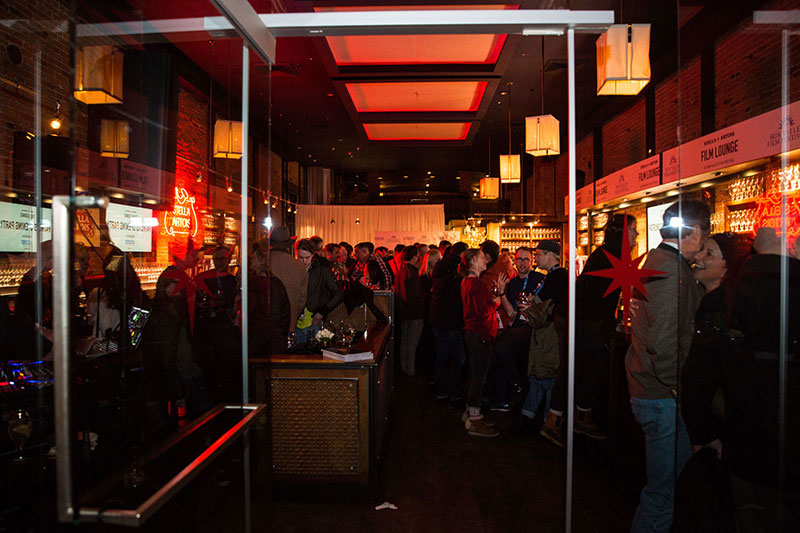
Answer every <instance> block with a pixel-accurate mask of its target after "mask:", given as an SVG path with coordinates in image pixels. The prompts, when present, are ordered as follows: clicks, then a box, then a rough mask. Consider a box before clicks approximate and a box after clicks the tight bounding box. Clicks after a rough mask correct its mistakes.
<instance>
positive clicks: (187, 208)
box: [164, 187, 198, 237]
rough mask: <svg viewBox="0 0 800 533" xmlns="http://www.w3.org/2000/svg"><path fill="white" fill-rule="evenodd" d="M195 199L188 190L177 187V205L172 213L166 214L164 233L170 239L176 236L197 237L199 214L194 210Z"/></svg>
mask: <svg viewBox="0 0 800 533" xmlns="http://www.w3.org/2000/svg"><path fill="white" fill-rule="evenodd" d="M194 202H195V197H194V196H190V195H189V193H188V192H186V189H184V188H182V187H175V204H174V205H173V206H172V212H169V211H167V212H166V213H164V231H165V232H166V234H167V235H169V236H170V237H175V236H176V235H190V236H191V237H195V236H197V226H198V224H197V213H196V212H195V209H194Z"/></svg>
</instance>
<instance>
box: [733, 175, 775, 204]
mask: <svg viewBox="0 0 800 533" xmlns="http://www.w3.org/2000/svg"><path fill="white" fill-rule="evenodd" d="M765 189H766V181H765V179H764V176H763V175H754V176H745V177H743V178H739V179H737V180H734V181H732V182H730V183H729V184H728V194H730V197H731V201H732V202H739V201H741V200H747V199H749V198H754V197H756V196H760V195H762V194H764V192H765Z"/></svg>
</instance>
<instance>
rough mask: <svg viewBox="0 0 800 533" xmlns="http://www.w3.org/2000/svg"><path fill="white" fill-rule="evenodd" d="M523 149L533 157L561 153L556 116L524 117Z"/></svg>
mask: <svg viewBox="0 0 800 533" xmlns="http://www.w3.org/2000/svg"><path fill="white" fill-rule="evenodd" d="M525 151H526V152H528V153H529V154H531V155H532V156H534V157H539V156H546V155H558V154H560V153H561V135H560V132H559V123H558V119H556V117H554V116H553V115H539V116H537V117H525Z"/></svg>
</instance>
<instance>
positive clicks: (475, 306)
mask: <svg viewBox="0 0 800 533" xmlns="http://www.w3.org/2000/svg"><path fill="white" fill-rule="evenodd" d="M484 270H486V256H485V255H484V253H483V252H482V251H481V250H478V249H476V248H471V249H469V250H467V251H466V252H464V255H463V256H462V257H461V266H460V267H459V272H460V273H461V275H462V276H463V277H464V279H463V280H461V301H462V303H463V306H464V345H465V347H466V349H467V358H468V359H469V379H468V383H469V386H468V389H467V410H466V411H465V412H464V415H463V416H462V417H461V419H462V420H463V421H464V427H465V428H466V429H467V431H468V432H469V434H470V435H473V436H476V437H496V436H497V435H498V432H497V430H496V429H495V428H494V424H493V423H492V422H490V421H488V420H486V419H484V417H483V415H482V414H481V389H483V385H484V383H485V382H486V376H487V374H488V372H489V366H490V362H491V358H492V353H494V349H493V344H494V339H495V337H496V336H497V326H498V321H497V308H498V307H500V296H501V295H502V294H504V293H505V290H506V283H508V277H507V276H506V275H505V274H500V275H499V276H498V278H497V282H496V283H495V284H494V285H493V286H492V289H493V290H492V291H490V290H489V288H488V287H487V286H486V285H485V284H484V282H483V281H482V280H481V279H480V275H481V272H483V271H484Z"/></svg>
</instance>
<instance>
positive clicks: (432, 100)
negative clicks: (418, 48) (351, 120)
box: [345, 81, 487, 113]
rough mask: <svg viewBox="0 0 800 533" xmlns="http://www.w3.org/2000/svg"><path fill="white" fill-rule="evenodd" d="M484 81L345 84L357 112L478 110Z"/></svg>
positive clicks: (484, 88)
mask: <svg viewBox="0 0 800 533" xmlns="http://www.w3.org/2000/svg"><path fill="white" fill-rule="evenodd" d="M486 86H487V82H485V81H458V82H452V81H430V82H416V81H412V82H388V83H374V82H371V83H346V84H345V87H346V88H347V92H348V93H349V94H350V98H351V99H352V100H353V104H354V105H355V107H356V111H358V112H359V113H367V112H373V113H374V112H400V111H415V112H421V111H422V112H424V111H477V110H478V107H479V106H480V104H481V100H482V99H483V95H484V93H485V92H486Z"/></svg>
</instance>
